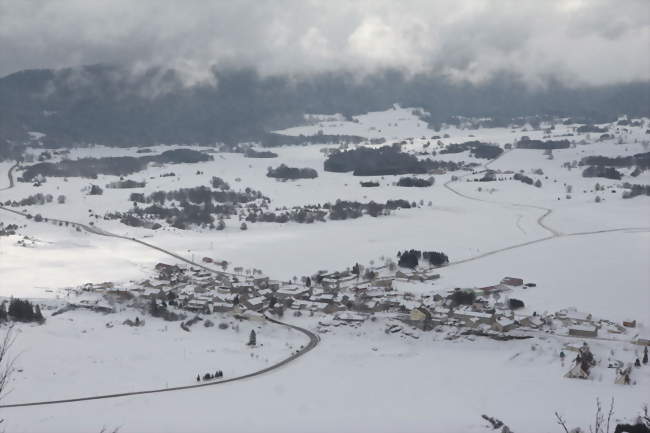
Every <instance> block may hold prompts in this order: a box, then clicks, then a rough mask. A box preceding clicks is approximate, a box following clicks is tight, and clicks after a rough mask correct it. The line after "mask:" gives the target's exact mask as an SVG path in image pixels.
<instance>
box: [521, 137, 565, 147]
mask: <svg viewBox="0 0 650 433" xmlns="http://www.w3.org/2000/svg"><path fill="white" fill-rule="evenodd" d="M516 144H517V148H518V149H540V150H554V149H568V148H569V147H570V146H571V143H570V142H569V140H532V139H531V138H530V137H528V136H523V137H521V139H520V140H519V141H518V142H517V143H516Z"/></svg>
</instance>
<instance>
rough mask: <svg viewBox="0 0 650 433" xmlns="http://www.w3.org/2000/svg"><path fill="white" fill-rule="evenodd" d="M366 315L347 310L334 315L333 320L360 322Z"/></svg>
mask: <svg viewBox="0 0 650 433" xmlns="http://www.w3.org/2000/svg"><path fill="white" fill-rule="evenodd" d="M366 317H367V316H365V315H363V314H358V313H351V312H349V311H346V312H344V313H341V314H337V315H336V316H334V319H335V320H340V321H343V322H356V323H361V322H363V321H365V320H366Z"/></svg>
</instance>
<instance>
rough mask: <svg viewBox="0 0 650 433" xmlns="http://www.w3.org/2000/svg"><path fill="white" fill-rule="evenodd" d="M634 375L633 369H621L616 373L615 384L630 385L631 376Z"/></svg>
mask: <svg viewBox="0 0 650 433" xmlns="http://www.w3.org/2000/svg"><path fill="white" fill-rule="evenodd" d="M631 374H632V367H629V366H628V367H625V368H620V369H618V370H617V371H616V379H615V380H614V383H615V384H617V385H629V384H630V383H631V380H630V376H631Z"/></svg>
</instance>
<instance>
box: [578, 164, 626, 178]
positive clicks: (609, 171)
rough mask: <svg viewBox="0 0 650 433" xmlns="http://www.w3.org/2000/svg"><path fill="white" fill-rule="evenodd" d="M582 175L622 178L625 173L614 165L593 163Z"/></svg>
mask: <svg viewBox="0 0 650 433" xmlns="http://www.w3.org/2000/svg"><path fill="white" fill-rule="evenodd" d="M582 177H604V178H605V179H613V180H621V179H622V178H623V173H621V172H620V171H618V170H616V169H615V168H614V167H603V166H600V165H591V166H589V167H587V168H585V169H584V170H583V171H582Z"/></svg>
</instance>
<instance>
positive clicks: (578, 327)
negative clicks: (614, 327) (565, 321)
mask: <svg viewBox="0 0 650 433" xmlns="http://www.w3.org/2000/svg"><path fill="white" fill-rule="evenodd" d="M569 330H570V331H582V332H596V331H597V330H598V328H596V327H595V326H592V325H573V326H570V327H569Z"/></svg>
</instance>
